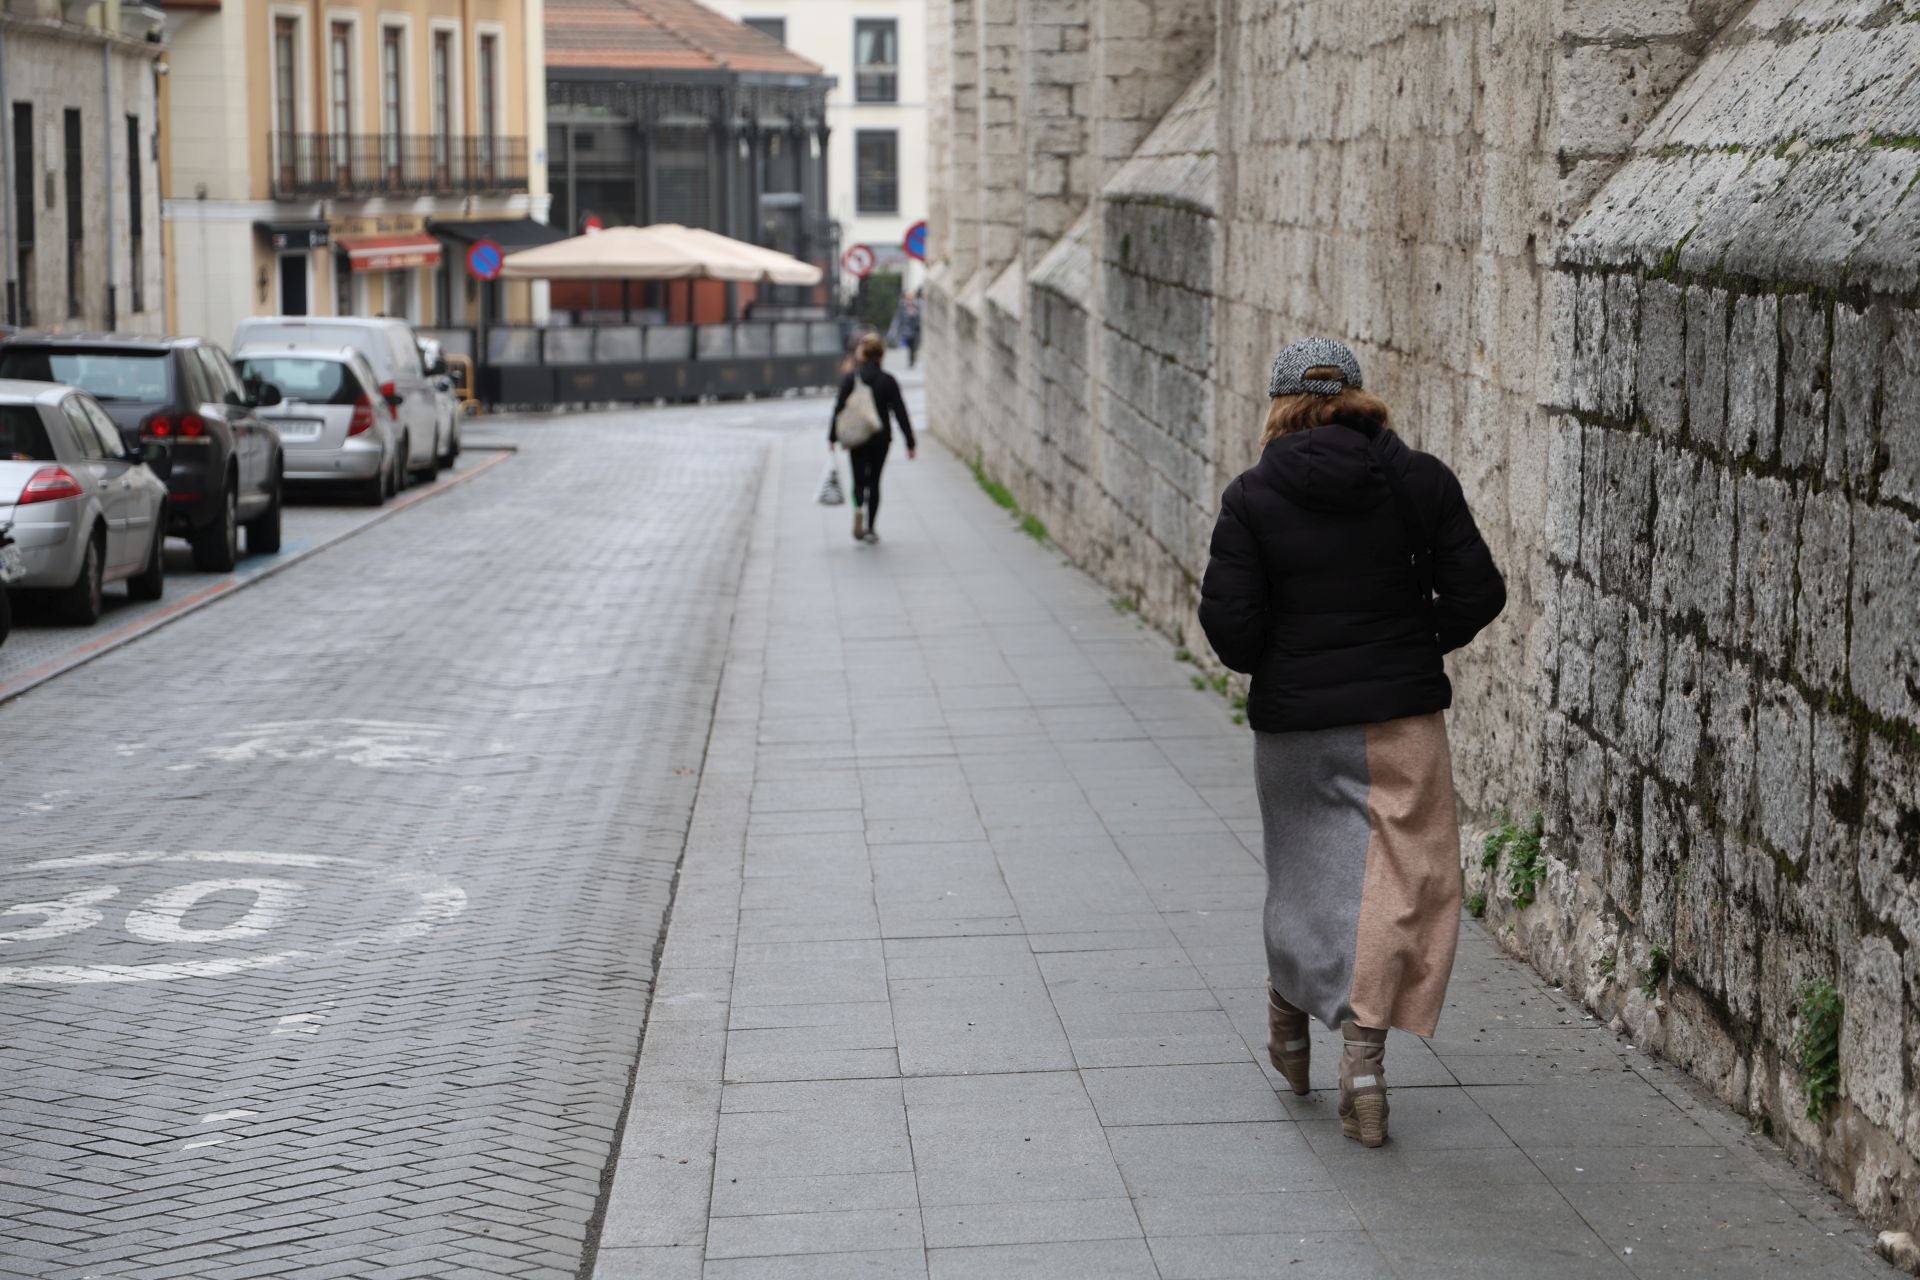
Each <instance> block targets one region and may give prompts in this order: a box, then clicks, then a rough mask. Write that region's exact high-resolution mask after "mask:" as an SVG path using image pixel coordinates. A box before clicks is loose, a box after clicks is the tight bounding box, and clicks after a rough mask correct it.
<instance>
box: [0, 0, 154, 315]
mask: <svg viewBox="0 0 1920 1280" xmlns="http://www.w3.org/2000/svg"><path fill="white" fill-rule="evenodd" d="M160 35H161V15H160V12H159V10H157V9H156V8H154V7H152V6H150V5H136V4H132V3H123V2H122V0H108V2H106V3H92V4H81V3H63V2H62V0H8V3H7V4H6V6H5V8H4V9H0V101H4V102H5V103H6V108H7V119H6V121H5V125H4V134H3V135H0V136H3V137H4V142H0V170H3V171H4V181H0V187H4V189H5V192H6V197H5V201H4V212H3V213H0V239H3V240H4V242H5V248H4V257H5V272H6V290H5V301H4V318H5V320H6V322H7V323H8V324H15V325H56V324H57V325H70V326H75V327H84V328H89V329H122V330H127V331H130V332H157V331H159V330H160V329H161V328H163V327H164V324H165V307H164V290H165V280H166V273H165V270H164V268H163V264H162V256H161V252H160V242H161V225H160V198H159V197H160V166H159V161H158V158H157V156H158V134H159V129H160V115H159V109H158V103H159V100H160V89H159V83H160V80H161V77H162V76H163V75H164V74H165V71H166V63H165V61H164V58H165V50H164V47H163V46H162V44H161V43H160Z"/></svg>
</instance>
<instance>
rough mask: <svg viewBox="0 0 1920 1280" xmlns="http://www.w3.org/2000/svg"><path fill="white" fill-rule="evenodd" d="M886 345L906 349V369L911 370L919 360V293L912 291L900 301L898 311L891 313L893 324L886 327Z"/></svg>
mask: <svg viewBox="0 0 1920 1280" xmlns="http://www.w3.org/2000/svg"><path fill="white" fill-rule="evenodd" d="M887 345H889V346H895V347H905V348H906V349H907V368H909V369H911V368H913V366H914V363H915V362H916V361H917V360H919V358H920V291H919V290H918V289H916V290H914V291H913V292H912V293H910V294H908V295H907V296H906V297H904V298H902V299H900V309H899V310H898V311H895V312H894V313H893V323H892V324H891V325H890V326H888V330H887Z"/></svg>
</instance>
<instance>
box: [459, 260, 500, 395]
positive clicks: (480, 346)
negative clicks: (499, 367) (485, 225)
mask: <svg viewBox="0 0 1920 1280" xmlns="http://www.w3.org/2000/svg"><path fill="white" fill-rule="evenodd" d="M506 262H507V253H506V250H504V249H502V248H501V247H500V245H499V244H498V243H497V242H495V241H492V240H476V241H474V242H473V244H472V245H471V246H469V247H468V249H467V274H468V275H470V276H472V277H473V278H474V279H475V280H478V281H479V282H480V283H481V285H482V288H481V290H480V316H479V318H478V319H477V320H476V321H475V322H474V352H473V380H474V382H475V383H478V382H479V381H480V370H481V368H482V366H483V364H484V362H485V361H486V356H487V321H488V320H489V319H490V317H489V316H488V315H487V290H486V288H485V287H484V286H486V285H490V284H492V283H493V282H494V281H495V280H498V279H499V278H500V272H501V269H502V268H503V267H505V266H506ZM472 391H473V394H474V396H475V397H476V398H477V397H478V396H479V394H480V388H479V387H478V386H475V387H473V388H472Z"/></svg>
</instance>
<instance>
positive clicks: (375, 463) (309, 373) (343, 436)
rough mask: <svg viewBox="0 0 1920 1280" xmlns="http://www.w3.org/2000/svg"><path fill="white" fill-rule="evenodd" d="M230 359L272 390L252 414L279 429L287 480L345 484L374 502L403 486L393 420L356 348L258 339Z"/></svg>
mask: <svg viewBox="0 0 1920 1280" xmlns="http://www.w3.org/2000/svg"><path fill="white" fill-rule="evenodd" d="M233 362H234V364H235V365H236V366H237V367H238V368H239V370H240V376H241V377H242V378H243V379H244V380H246V381H247V382H249V383H252V382H254V381H255V380H258V381H260V382H263V383H266V384H267V385H269V386H271V387H273V388H274V389H275V390H277V391H278V392H279V393H280V402H279V403H278V404H275V405H271V406H268V407H266V408H262V409H259V410H258V411H257V412H258V413H259V415H260V416H261V417H262V418H264V419H266V420H267V421H269V422H271V423H273V425H274V427H275V429H277V430H278V431H279V432H280V447H281V450H282V452H283V453H284V454H285V456H286V479H287V483H289V484H315V485H344V486H349V487H351V488H352V490H353V491H354V492H356V493H358V494H359V496H360V497H361V498H362V499H363V500H364V501H366V502H370V503H372V504H373V505H374V506H376V507H377V506H379V505H380V504H381V503H383V502H385V501H386V500H387V499H388V498H390V497H392V496H393V495H394V494H396V493H398V492H399V491H400V490H401V489H403V488H405V487H406V483H407V459H406V458H405V457H404V456H403V455H402V454H401V452H400V423H399V419H398V418H397V417H396V416H395V414H394V408H393V405H392V404H391V403H390V402H389V400H388V398H387V397H386V396H384V395H382V394H381V391H380V379H379V378H378V376H376V375H375V373H374V371H373V366H372V365H371V364H369V363H368V362H367V358H366V357H365V356H364V355H362V354H360V352H359V351H358V350H356V349H355V348H353V347H333V348H321V347H312V346H305V345H301V344H298V343H294V344H288V343H258V344H255V345H252V346H247V347H242V348H241V349H240V350H239V351H238V352H237V353H236V354H235V355H234V357H233Z"/></svg>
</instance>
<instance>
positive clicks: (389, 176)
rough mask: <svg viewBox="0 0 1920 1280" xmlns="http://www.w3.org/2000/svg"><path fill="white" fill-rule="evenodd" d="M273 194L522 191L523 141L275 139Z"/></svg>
mask: <svg viewBox="0 0 1920 1280" xmlns="http://www.w3.org/2000/svg"><path fill="white" fill-rule="evenodd" d="M272 142H273V194H274V196H275V197H276V198H279V199H286V198H287V197H290V196H384V195H470V194H475V193H483V192H510V191H525V190H526V189H527V141H526V139H525V138H488V137H482V136H479V135H475V134H417V133H403V134H381V133H349V134H340V133H281V134H275V135H273V138H272Z"/></svg>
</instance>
